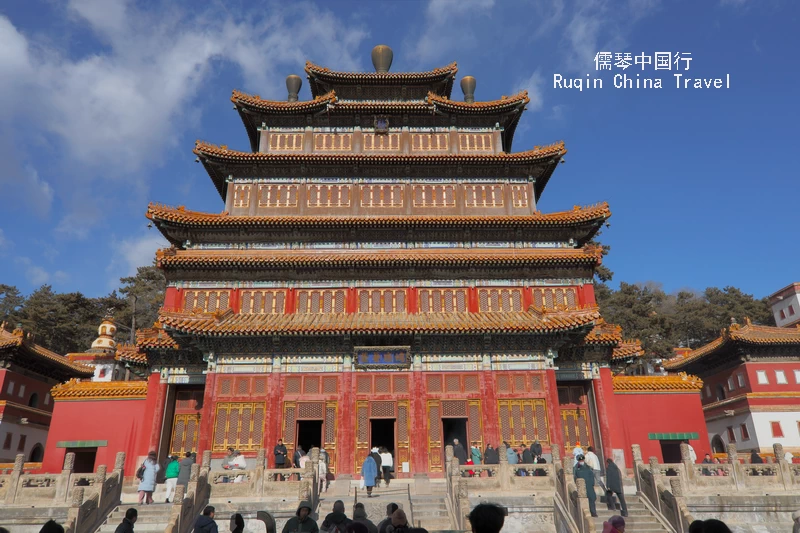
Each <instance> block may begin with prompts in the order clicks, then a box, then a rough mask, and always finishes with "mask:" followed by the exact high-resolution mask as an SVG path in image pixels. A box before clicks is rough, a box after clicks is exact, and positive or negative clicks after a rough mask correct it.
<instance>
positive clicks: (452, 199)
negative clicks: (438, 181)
mask: <svg viewBox="0 0 800 533" xmlns="http://www.w3.org/2000/svg"><path fill="white" fill-rule="evenodd" d="M411 190H412V194H413V197H414V207H455V205H456V188H455V185H414V186H413V187H412V189H411Z"/></svg>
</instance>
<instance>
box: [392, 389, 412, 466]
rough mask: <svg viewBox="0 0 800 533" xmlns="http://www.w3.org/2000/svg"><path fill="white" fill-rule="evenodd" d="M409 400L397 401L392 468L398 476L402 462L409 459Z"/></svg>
mask: <svg viewBox="0 0 800 533" xmlns="http://www.w3.org/2000/svg"><path fill="white" fill-rule="evenodd" d="M408 413H409V402H408V400H401V401H398V402H397V452H396V453H395V465H394V470H395V472H396V474H395V475H396V476H399V474H400V472H401V469H402V468H403V463H405V462H409V461H411V452H410V442H409V436H408V435H409V433H410V432H411V428H410V426H409V416H408Z"/></svg>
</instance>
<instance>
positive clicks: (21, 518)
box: [0, 505, 67, 533]
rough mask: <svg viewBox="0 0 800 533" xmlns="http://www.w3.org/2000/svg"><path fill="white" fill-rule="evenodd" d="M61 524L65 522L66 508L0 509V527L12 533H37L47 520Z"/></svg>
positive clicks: (9, 507)
mask: <svg viewBox="0 0 800 533" xmlns="http://www.w3.org/2000/svg"><path fill="white" fill-rule="evenodd" d="M51 519H52V520H55V521H56V522H58V523H59V524H63V523H64V522H65V521H66V520H67V508H66V507H47V506H42V505H36V506H27V507H21V506H2V507H0V526H2V527H4V528H6V529H8V530H9V531H13V532H14V533H39V530H40V529H41V528H42V525H43V524H44V523H45V522H47V521H48V520H51Z"/></svg>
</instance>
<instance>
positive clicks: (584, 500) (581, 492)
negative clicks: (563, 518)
mask: <svg viewBox="0 0 800 533" xmlns="http://www.w3.org/2000/svg"><path fill="white" fill-rule="evenodd" d="M575 489H576V490H577V492H578V498H577V502H576V503H577V504H578V509H577V511H578V513H577V514H578V516H577V517H574V518H575V521H576V522H578V530H579V531H582V530H583V529H584V527H583V516H584V511H585V512H586V514H591V513H590V511H589V495H588V494H587V492H586V480H585V479H583V478H582V477H579V478H578V479H576V480H575ZM567 505H569V502H567ZM583 533H592V532H590V531H583Z"/></svg>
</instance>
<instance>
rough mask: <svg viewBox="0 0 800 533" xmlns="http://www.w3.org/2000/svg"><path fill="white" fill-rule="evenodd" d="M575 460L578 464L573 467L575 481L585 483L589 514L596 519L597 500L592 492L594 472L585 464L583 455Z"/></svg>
mask: <svg viewBox="0 0 800 533" xmlns="http://www.w3.org/2000/svg"><path fill="white" fill-rule="evenodd" d="M576 459H577V460H578V464H577V465H575V469H574V471H573V475H574V476H575V481H576V482H577V481H578V479H579V478H580V479H582V480H583V481H584V482H586V496H587V497H588V498H589V512H590V513H592V516H593V517H595V518H597V509H596V508H595V506H594V504H595V501H596V500H597V494H596V493H595V492H594V471H592V469H591V468H589V466H588V465H587V464H586V462H585V457H584V456H583V455H579V456H578V457H576Z"/></svg>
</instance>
